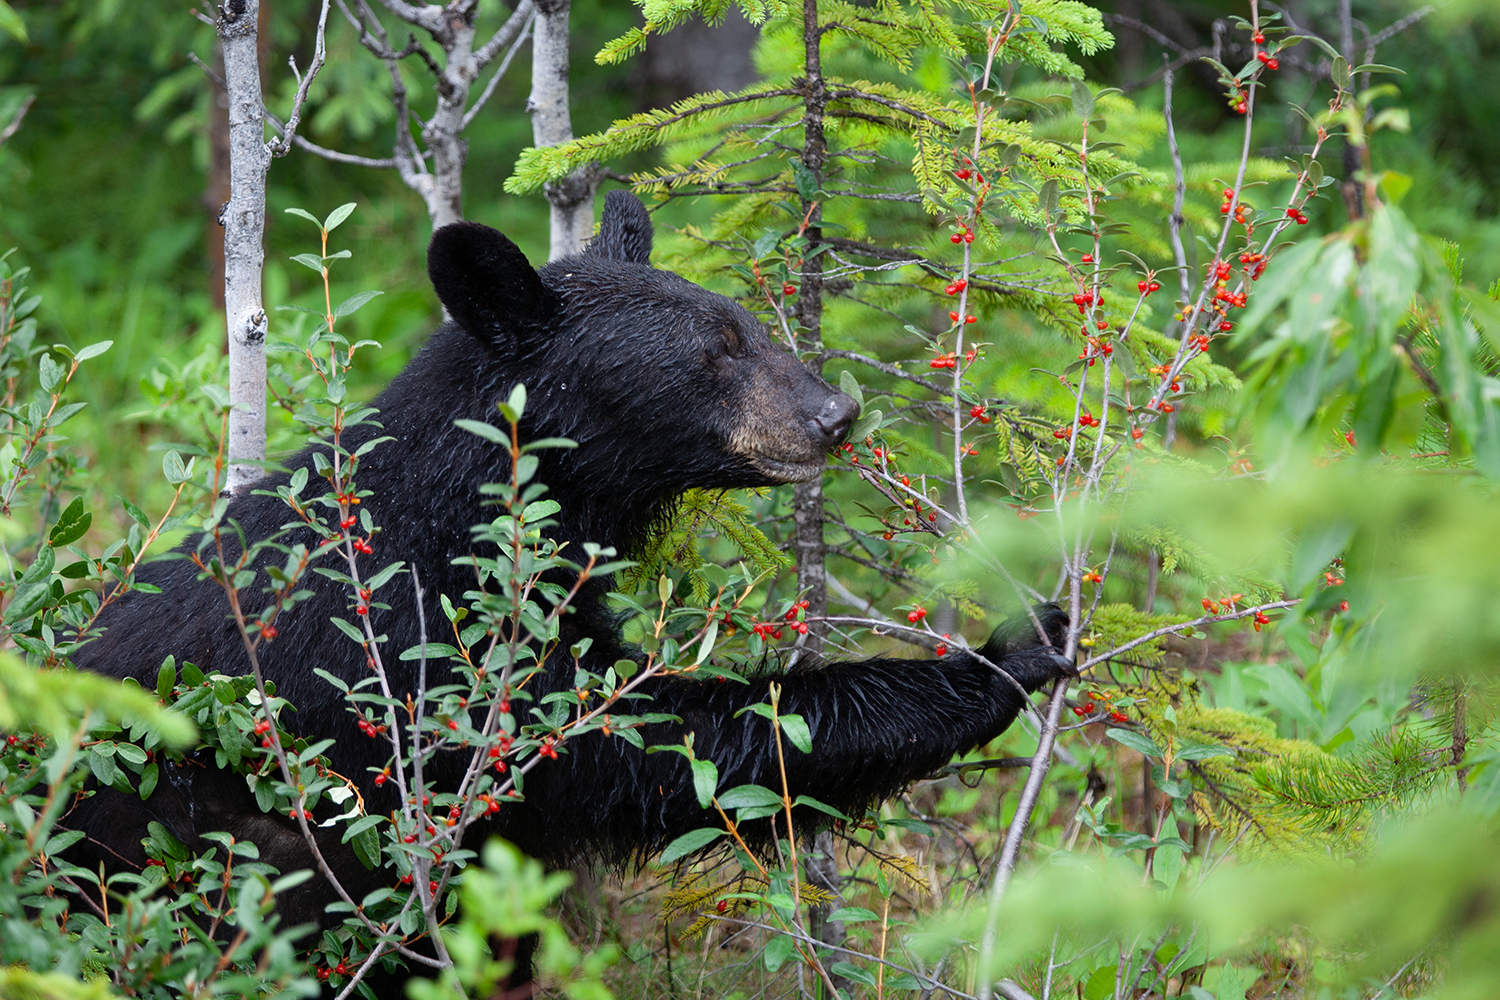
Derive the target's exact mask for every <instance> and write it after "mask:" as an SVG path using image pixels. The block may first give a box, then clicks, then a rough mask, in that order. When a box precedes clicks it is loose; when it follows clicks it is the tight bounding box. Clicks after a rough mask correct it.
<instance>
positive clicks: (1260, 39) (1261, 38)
mask: <svg viewBox="0 0 1500 1000" xmlns="http://www.w3.org/2000/svg"><path fill="white" fill-rule="evenodd" d="M1250 40H1251V41H1253V42H1254V43H1255V44H1256V45H1264V44H1266V36H1265V35H1262V34H1261V33H1260V32H1258V31H1257V32H1256V33H1255V34H1254V35H1252V36H1251V38H1250Z"/></svg>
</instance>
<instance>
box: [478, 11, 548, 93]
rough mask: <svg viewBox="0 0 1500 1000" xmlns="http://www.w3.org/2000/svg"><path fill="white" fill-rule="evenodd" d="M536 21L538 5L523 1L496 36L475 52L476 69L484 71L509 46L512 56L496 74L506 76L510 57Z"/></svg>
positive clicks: (506, 59)
mask: <svg viewBox="0 0 1500 1000" xmlns="http://www.w3.org/2000/svg"><path fill="white" fill-rule="evenodd" d="M535 20H536V5H535V4H534V3H533V2H532V0H521V2H520V3H519V4H517V5H516V9H515V12H514V13H512V14H511V15H510V17H509V18H507V19H506V21H505V23H504V24H502V25H501V26H500V29H499V30H498V31H496V32H495V36H494V37H493V38H491V39H490V40H489V41H487V42H485V43H484V44H483V45H481V46H480V47H479V48H478V49H477V50H476V51H475V52H474V68H475V69H484V68H485V67H486V66H488V65H489V64H490V62H491V60H493V59H494V58H495V56H496V55H498V54H499V52H500V50H501V49H503V48H505V47H506V46H507V45H508V46H510V55H507V56H506V57H505V63H504V64H503V65H502V66H501V67H500V70H499V72H498V73H497V74H496V75H497V76H504V75H505V67H506V66H508V65H509V64H510V57H511V56H512V55H514V54H515V51H516V48H517V47H518V46H519V45H520V44H521V40H522V39H523V38H525V37H526V32H527V31H529V30H530V29H531V25H532V23H533V22H534V21H535Z"/></svg>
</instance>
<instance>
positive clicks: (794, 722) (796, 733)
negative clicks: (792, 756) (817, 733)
mask: <svg viewBox="0 0 1500 1000" xmlns="http://www.w3.org/2000/svg"><path fill="white" fill-rule="evenodd" d="M778 718H779V719H780V722H781V731H782V733H784V734H785V735H786V738H787V739H788V740H790V741H791V743H792V746H794V747H796V748H797V749H798V750H801V751H802V752H803V753H812V731H811V730H810V729H808V728H807V720H806V719H804V718H802V716H800V715H795V714H791V713H788V714H787V715H782V716H779V717H778Z"/></svg>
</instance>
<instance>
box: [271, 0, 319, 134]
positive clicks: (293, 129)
mask: <svg viewBox="0 0 1500 1000" xmlns="http://www.w3.org/2000/svg"><path fill="white" fill-rule="evenodd" d="M331 3H332V0H323V3H322V6H321V7H320V8H319V9H318V30H317V34H316V35H314V36H313V61H312V65H311V66H309V67H308V68H307V75H306V76H301V75H299V74H298V73H297V59H296V57H295V56H288V57H287V64H288V65H289V66H291V68H292V76H294V77H296V78H297V96H296V97H295V98H294V99H293V101H292V113H291V114H290V115H288V116H287V120H286V127H285V128H283V129H282V132H281V138H280V139H277V140H274V141H272V143H271V144H270V145H271V155H273V156H285V155H286V154H287V153H289V152H291V150H292V137H293V136H295V135H296V134H297V126H298V125H300V124H301V123H302V106H303V105H304V104H306V103H307V92H308V90H309V89H310V88H311V87H312V82H313V80H314V79H316V78H317V76H318V71H319V70H321V69H322V68H323V63H324V61H325V60H326V59H327V57H328V45H327V42H326V34H327V30H328V8H329V5H330V4H331Z"/></svg>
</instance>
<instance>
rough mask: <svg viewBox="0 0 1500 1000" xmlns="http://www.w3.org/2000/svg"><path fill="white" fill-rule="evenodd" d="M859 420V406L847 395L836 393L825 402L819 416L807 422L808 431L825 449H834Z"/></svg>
mask: <svg viewBox="0 0 1500 1000" xmlns="http://www.w3.org/2000/svg"><path fill="white" fill-rule="evenodd" d="M858 418H859V404H858V403H856V402H855V401H854V398H853V397H852V396H849V395H848V394H846V393H842V392H835V393H834V394H833V395H831V396H829V397H828V399H827V400H825V401H824V403H823V407H822V409H820V410H819V411H818V414H817V416H815V417H813V418H812V419H811V420H809V421H808V422H807V429H808V431H809V432H810V433H811V434H812V436H813V437H815V438H820V439H821V441H820V444H821V445H822V447H824V448H832V447H833V446H834V445H836V444H838V443H839V442H840V441H842V440H843V439H844V435H845V434H847V433H849V428H850V427H852V426H853V425H854V421H855V420H856V419H858Z"/></svg>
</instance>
